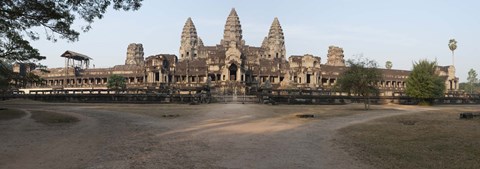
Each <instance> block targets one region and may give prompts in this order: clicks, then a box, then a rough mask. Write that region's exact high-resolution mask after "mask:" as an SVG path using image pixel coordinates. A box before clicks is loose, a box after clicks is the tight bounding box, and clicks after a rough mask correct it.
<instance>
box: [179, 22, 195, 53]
mask: <svg viewBox="0 0 480 169" xmlns="http://www.w3.org/2000/svg"><path fill="white" fill-rule="evenodd" d="M197 49H198V35H197V29H196V28H195V25H194V24H193V21H192V18H190V17H189V18H188V19H187V21H186V22H185V26H184V27H183V31H182V37H181V42H180V59H184V58H194V57H196V56H197Z"/></svg>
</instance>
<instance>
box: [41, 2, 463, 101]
mask: <svg viewBox="0 0 480 169" xmlns="http://www.w3.org/2000/svg"><path fill="white" fill-rule="evenodd" d="M179 55H180V56H179V57H178V58H177V56H176V55H173V54H158V55H152V56H149V57H147V58H146V59H144V58H143V56H144V53H143V46H142V44H130V45H128V48H127V56H126V61H125V65H117V66H114V67H112V68H100V69H98V68H97V69H65V68H53V69H50V71H51V73H44V72H40V71H36V73H37V74H39V75H40V76H41V77H43V78H44V79H45V84H43V85H39V84H37V85H34V86H33V87H47V88H48V87H51V88H56V87H63V88H106V87H105V86H106V82H107V80H108V78H109V77H110V76H111V75H112V74H119V75H122V76H124V77H125V78H126V79H127V86H128V87H129V88H163V87H175V88H188V87H200V86H204V85H206V84H207V82H210V83H211V84H210V85H211V86H213V89H214V90H216V91H217V92H220V93H221V92H226V91H228V90H226V89H229V90H230V91H231V92H232V93H242V92H245V91H249V90H250V91H251V90H255V89H256V88H259V87H261V86H262V85H265V84H268V85H271V86H272V87H273V88H278V89H311V90H331V89H333V88H334V85H335V83H336V82H337V79H338V77H339V76H340V74H341V73H342V72H343V71H344V70H346V69H347V67H345V60H344V54H343V49H342V48H340V47H337V46H330V47H329V48H328V54H327V61H326V63H325V64H322V62H321V61H322V60H321V57H319V56H313V55H310V54H305V55H292V56H290V57H288V60H287V57H286V47H285V36H284V33H283V30H282V27H281V25H280V22H279V20H278V18H274V19H273V22H272V24H271V26H270V29H269V32H268V35H267V36H266V37H265V39H264V41H263V43H262V46H261V47H254V46H248V45H246V44H245V41H244V40H243V35H242V27H241V24H240V18H239V17H238V15H237V12H236V11H235V9H232V10H231V12H230V14H229V16H228V17H227V21H226V23H225V29H224V34H223V39H221V40H220V43H219V44H217V45H213V46H204V44H203V42H202V40H201V39H200V37H199V36H198V34H197V30H196V28H195V25H194V23H193V21H192V19H191V18H188V19H187V21H186V22H185V25H184V27H183V31H182V34H181V37H180V48H179ZM71 71H75V72H71ZM381 71H382V72H383V75H384V80H383V81H380V82H378V86H379V87H380V90H381V93H382V95H387V96H391V95H395V94H396V93H401V92H404V90H405V85H406V83H405V80H406V79H407V78H408V76H409V74H410V71H407V70H394V69H381ZM454 72H455V68H454V67H453V66H450V67H448V66H447V67H438V74H439V75H440V76H441V77H444V78H445V85H446V88H447V89H448V90H451V91H452V90H457V89H458V78H457V77H455V74H454Z"/></svg>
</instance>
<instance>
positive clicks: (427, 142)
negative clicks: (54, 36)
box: [0, 100, 480, 169]
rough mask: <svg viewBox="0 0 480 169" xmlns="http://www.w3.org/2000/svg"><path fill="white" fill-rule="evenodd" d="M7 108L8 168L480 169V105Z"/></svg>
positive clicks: (1, 131) (26, 104) (3, 141)
mask: <svg viewBox="0 0 480 169" xmlns="http://www.w3.org/2000/svg"><path fill="white" fill-rule="evenodd" d="M0 108H1V109H0V168H88V169H100V168H329V169H331V168H338V169H344V168H480V160H479V159H478V157H480V149H479V147H480V141H479V140H480V118H478V119H475V118H474V119H470V120H460V119H459V113H461V112H475V111H479V110H480V105H444V106H428V107H427V106H402V105H373V106H372V110H369V111H365V110H363V109H362V108H363V104H349V105H277V106H272V105H260V104H203V105H186V104H72V103H44V102H37V101H31V100H8V101H1V102H0ZM297 115H313V118H298V116H297Z"/></svg>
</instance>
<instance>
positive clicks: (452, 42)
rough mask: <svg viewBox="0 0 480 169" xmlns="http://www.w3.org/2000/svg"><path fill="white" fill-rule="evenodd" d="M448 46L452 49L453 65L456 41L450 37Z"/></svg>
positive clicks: (453, 63)
mask: <svg viewBox="0 0 480 169" xmlns="http://www.w3.org/2000/svg"><path fill="white" fill-rule="evenodd" d="M448 47H449V48H450V50H451V51H452V65H453V66H455V59H454V56H455V49H457V41H456V40H455V39H450V42H449V43H448Z"/></svg>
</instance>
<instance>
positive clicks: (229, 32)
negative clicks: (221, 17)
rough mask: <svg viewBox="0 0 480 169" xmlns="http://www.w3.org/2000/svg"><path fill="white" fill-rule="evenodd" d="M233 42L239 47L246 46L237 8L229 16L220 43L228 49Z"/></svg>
mask: <svg viewBox="0 0 480 169" xmlns="http://www.w3.org/2000/svg"><path fill="white" fill-rule="evenodd" d="M232 42H234V43H235V44H236V46H237V47H241V46H244V45H245V41H244V40H243V39H242V25H241V24H240V18H239V17H238V15H237V11H235V8H232V11H230V15H228V18H227V23H225V30H224V32H223V39H222V40H221V41H220V44H221V45H223V46H224V47H226V48H228V47H229V46H231V45H230V44H232Z"/></svg>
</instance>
